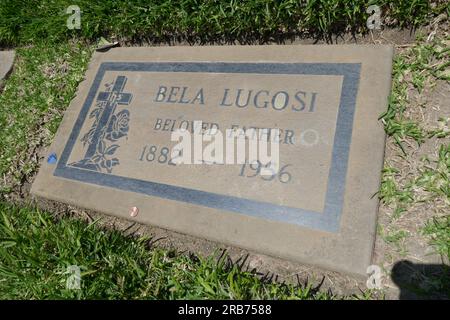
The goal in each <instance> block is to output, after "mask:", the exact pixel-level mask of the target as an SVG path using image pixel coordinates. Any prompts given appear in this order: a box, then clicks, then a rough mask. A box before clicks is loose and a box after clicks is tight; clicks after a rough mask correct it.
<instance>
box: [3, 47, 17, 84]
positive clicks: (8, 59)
mask: <svg viewBox="0 0 450 320" xmlns="http://www.w3.org/2000/svg"><path fill="white" fill-rule="evenodd" d="M14 55H15V52H14V51H0V80H2V79H3V78H5V77H6V75H7V74H8V72H9V71H10V70H11V68H12V66H13V62H14Z"/></svg>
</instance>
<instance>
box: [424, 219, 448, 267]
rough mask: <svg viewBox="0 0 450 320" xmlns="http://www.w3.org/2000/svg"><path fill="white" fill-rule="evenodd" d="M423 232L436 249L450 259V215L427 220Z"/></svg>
mask: <svg viewBox="0 0 450 320" xmlns="http://www.w3.org/2000/svg"><path fill="white" fill-rule="evenodd" d="M423 233H424V234H425V235H426V236H427V237H429V238H430V239H431V244H432V246H433V247H434V248H435V249H436V251H437V252H438V253H439V254H441V255H442V256H443V257H445V258H446V259H447V262H449V261H450V215H448V216H444V217H435V218H434V219H432V220H430V221H428V222H427V224H426V226H425V227H424V228H423Z"/></svg>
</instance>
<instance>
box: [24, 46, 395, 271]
mask: <svg viewBox="0 0 450 320" xmlns="http://www.w3.org/2000/svg"><path fill="white" fill-rule="evenodd" d="M392 55H393V49H392V47H391V46H345V45H344V46H319V45H317V46H295V45H292V46H208V47H157V48H155V47H152V48H150V47H149V48H114V49H111V50H110V51H108V52H106V53H98V52H97V53H95V54H94V56H93V58H92V61H91V63H90V66H89V69H88V71H87V73H86V79H85V81H83V82H82V83H81V85H80V87H79V89H78V93H77V96H76V98H75V99H74V100H73V101H72V103H71V104H70V106H69V108H68V110H67V111H66V114H65V116H64V119H63V121H62V123H61V125H60V128H59V130H58V132H57V134H56V137H55V140H54V142H53V144H52V145H51V146H50V147H49V149H48V154H47V155H46V157H45V159H44V161H43V163H42V166H41V169H40V171H39V174H38V176H37V178H36V180H35V182H34V184H33V187H32V193H33V194H35V195H37V196H41V197H45V198H50V199H53V200H57V201H62V202H66V203H70V204H73V205H77V206H80V207H85V208H89V209H93V210H97V211H100V212H104V213H107V214H111V215H115V216H119V217H123V218H127V219H131V220H133V221H137V222H140V223H145V224H150V225H156V226H159V227H162V228H167V229H171V230H175V231H178V232H182V233H188V234H191V235H195V236H199V237H204V238H208V239H211V240H215V241H218V242H222V243H227V244H231V245H236V246H240V247H243V248H246V249H250V250H254V251H258V252H262V253H266V254H269V255H273V256H277V257H281V258H286V259H291V260H297V261H300V262H303V263H307V264H312V265H317V266H320V267H324V268H328V269H332V270H336V271H342V272H346V273H351V274H356V275H362V276H363V275H365V274H366V269H367V267H368V266H369V265H370V262H371V255H372V249H373V243H374V238H375V231H376V230H375V229H376V216H377V210H378V200H377V197H376V196H374V194H375V193H376V192H377V191H378V189H379V185H380V178H381V170H382V166H383V157H384V144H385V133H384V130H383V126H382V124H381V123H380V121H379V120H378V118H379V116H380V114H381V113H382V112H383V111H384V110H385V109H386V107H387V97H388V95H389V92H390V86H391V68H392ZM177 129H182V130H184V132H188V133H189V134H190V137H192V139H193V141H191V142H192V145H195V144H196V143H198V142H195V141H197V140H195V139H197V138H199V137H200V138H199V139H202V138H203V137H205V136H207V135H208V134H210V133H211V132H217V131H219V132H221V133H223V137H224V139H225V138H226V137H227V134H230V132H245V133H246V134H247V133H249V132H253V136H250V135H247V136H245V140H244V141H246V143H250V141H253V140H257V141H259V140H262V141H266V142H267V143H268V144H269V145H271V143H273V142H274V143H277V146H278V148H279V161H278V162H277V164H278V166H277V167H276V168H275V169H274V168H269V169H270V170H271V171H270V172H271V174H269V175H267V173H266V174H262V172H263V170H264V168H266V167H265V164H263V163H262V162H256V163H255V162H251V163H249V162H246V163H234V164H230V163H225V162H226V161H225V160H224V161H223V162H224V163H223V164H220V163H215V164H211V163H210V162H211V161H210V162H208V163H203V164H202V163H201V162H202V161H206V160H207V157H206V156H205V155H204V154H205V152H206V151H205V149H206V147H207V146H208V145H209V146H210V147H211V146H212V143H211V142H208V141H211V140H208V141H202V140H200V146H201V147H202V148H203V149H202V152H203V153H200V155H199V154H198V152H197V151H195V150H194V149H195V146H194V149H193V151H192V154H191V157H190V159H193V162H192V163H191V164H186V163H179V162H177V161H176V160H177V159H175V158H176V156H174V153H172V152H173V150H174V146H175V145H176V144H177V143H178V142H179V141H178V142H177V141H172V140H173V139H171V136H172V135H173V133H174V132H177ZM227 129H228V130H230V129H232V130H234V131H227ZM253 129H254V131H252V130H253ZM262 129H267V130H262ZM258 139H259V140H258ZM224 145H226V144H224ZM197 146H198V145H197ZM233 148H234V147H233ZM258 148H261V147H260V146H259V147H258ZM271 148H272V147H271ZM217 150H219V149H216V150H215V152H212V153H210V155H211V157H212V158H213V159H225V158H226V155H225V156H224V157H222V158H221V155H220V154H219V153H218V151H217ZM222 150H223V151H224V154H226V153H227V152H228V151H229V150H228V149H227V148H226V147H223V149H222ZM230 150H231V149H230ZM258 150H260V149H258ZM272 150H274V149H272ZM209 151H211V149H209ZM235 151H236V150H235ZM235 153H236V152H235ZM184 154H185V151H183V155H184ZM218 154H219V156H217V155H218ZM180 155H181V154H180ZM202 156H203V158H202ZM199 157H200V158H199ZM214 157H215V158H214ZM233 157H234V156H233ZM208 159H209V160H210V158H208ZM233 159H234V158H233ZM178 160H179V159H178ZM209 160H208V161H209Z"/></svg>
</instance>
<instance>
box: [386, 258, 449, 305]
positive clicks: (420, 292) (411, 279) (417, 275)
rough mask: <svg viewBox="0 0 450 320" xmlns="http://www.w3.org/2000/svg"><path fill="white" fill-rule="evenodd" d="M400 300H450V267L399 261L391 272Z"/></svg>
mask: <svg viewBox="0 0 450 320" xmlns="http://www.w3.org/2000/svg"><path fill="white" fill-rule="evenodd" d="M391 278H392V281H393V282H394V283H395V284H396V285H397V286H398V287H399V289H400V296H399V299H400V300H417V299H450V266H448V265H445V264H414V263H412V262H411V261H408V260H401V261H398V262H397V263H396V264H395V265H394V267H393V268H392V271H391Z"/></svg>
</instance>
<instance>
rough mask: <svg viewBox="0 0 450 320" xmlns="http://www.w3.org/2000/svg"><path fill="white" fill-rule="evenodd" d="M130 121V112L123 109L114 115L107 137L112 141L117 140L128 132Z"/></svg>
mask: <svg viewBox="0 0 450 320" xmlns="http://www.w3.org/2000/svg"><path fill="white" fill-rule="evenodd" d="M129 122H130V112H129V111H128V110H122V111H120V112H118V113H117V114H115V115H113V116H112V119H111V122H110V123H109V127H108V130H107V133H106V138H107V139H108V140H110V141H116V140H118V139H120V138H121V137H123V136H126V135H127V133H128V129H129V127H128V123H129Z"/></svg>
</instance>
